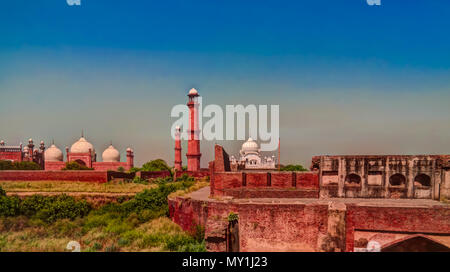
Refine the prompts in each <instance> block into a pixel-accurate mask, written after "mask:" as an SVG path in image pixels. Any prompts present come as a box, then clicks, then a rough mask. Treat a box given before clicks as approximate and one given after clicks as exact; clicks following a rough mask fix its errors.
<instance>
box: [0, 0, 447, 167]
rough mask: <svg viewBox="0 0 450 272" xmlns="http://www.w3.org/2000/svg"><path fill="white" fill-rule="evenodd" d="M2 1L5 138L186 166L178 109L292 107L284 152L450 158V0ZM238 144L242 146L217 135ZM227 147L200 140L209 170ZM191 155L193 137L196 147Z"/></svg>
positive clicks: (295, 156) (295, 159) (0, 88)
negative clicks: (191, 94) (111, 150)
mask: <svg viewBox="0 0 450 272" xmlns="http://www.w3.org/2000/svg"><path fill="white" fill-rule="evenodd" d="M381 4H382V5H381V6H369V5H367V4H366V1H365V0H352V1H325V0H321V1H312V0H308V1H299V0H296V1H262V0H258V1H257V0H240V1H234V0H227V1H211V0H205V1H185V0H184V1H173V0H167V1H124V0H120V1H119V0H108V1H106V0H104V1H101V0H81V6H68V5H67V4H66V1H65V0H42V1H27V0H15V1H3V2H2V3H1V5H0V139H4V140H5V141H6V142H7V144H18V143H19V142H26V140H27V139H28V138H30V137H32V138H33V139H35V140H36V141H40V140H44V141H45V142H46V143H47V144H48V143H50V142H51V140H52V138H54V139H55V143H56V144H57V145H58V146H59V147H60V148H61V149H64V147H65V146H69V147H70V145H71V144H72V143H73V142H74V141H76V140H77V139H78V138H79V137H80V133H81V130H82V129H84V130H85V132H86V133H85V134H86V136H87V139H88V140H89V141H90V142H92V143H93V144H94V146H95V148H96V149H97V153H98V157H99V158H100V157H101V153H102V152H103V150H104V149H105V148H106V147H107V146H108V144H109V142H110V141H111V140H112V141H113V143H114V145H115V146H116V147H117V148H118V149H119V150H120V151H121V152H122V160H125V156H124V154H125V153H124V151H125V149H126V147H128V146H131V147H133V148H134V149H135V153H136V162H137V164H139V165H140V164H142V163H143V162H145V161H148V160H150V159H155V158H162V159H165V160H167V161H168V162H169V163H170V164H173V140H172V138H171V137H170V131H169V130H170V127H171V123H172V121H173V119H171V118H170V110H171V108H172V107H173V106H174V105H176V104H182V103H185V102H186V94H187V92H188V90H189V89H190V88H192V87H195V88H197V89H198V90H199V92H200V94H201V95H202V96H203V101H204V103H205V104H219V105H223V106H224V105H226V104H244V105H246V104H257V105H258V104H265V105H271V104H278V105H280V123H281V129H280V133H281V146H282V147H281V154H282V155H281V156H282V163H285V164H286V163H302V164H304V165H305V166H309V164H310V158H311V156H313V155H320V154H428V153H432V154H435V153H444V154H450V20H449V18H450V1H447V0H441V1H439V0H434V1H427V0H422V1H418V0H417V1H404V0H381ZM220 144H223V145H224V146H225V148H226V150H227V151H228V153H230V154H237V153H238V151H239V147H240V144H242V143H241V142H220ZM213 145H214V142H206V141H202V143H201V146H202V153H203V157H202V166H203V167H206V166H207V162H208V161H210V160H212V159H213V157H212V147H213ZM183 147H184V149H183V159H184V162H185V161H186V158H185V156H184V154H185V152H186V144H184V145H183Z"/></svg>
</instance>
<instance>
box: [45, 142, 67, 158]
mask: <svg viewBox="0 0 450 272" xmlns="http://www.w3.org/2000/svg"><path fill="white" fill-rule="evenodd" d="M44 157H45V161H49V162H61V161H63V153H62V151H61V150H60V149H59V148H58V147H57V146H56V145H54V144H52V145H51V146H50V147H49V148H47V150H45V153H44Z"/></svg>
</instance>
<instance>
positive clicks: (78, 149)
mask: <svg viewBox="0 0 450 272" xmlns="http://www.w3.org/2000/svg"><path fill="white" fill-rule="evenodd" d="M89 149H90V150H91V153H92V154H95V149H94V146H93V145H92V144H91V143H90V142H88V141H86V139H85V138H84V137H81V138H80V139H79V140H78V141H77V142H75V143H74V144H73V145H72V147H71V148H70V152H71V153H89Z"/></svg>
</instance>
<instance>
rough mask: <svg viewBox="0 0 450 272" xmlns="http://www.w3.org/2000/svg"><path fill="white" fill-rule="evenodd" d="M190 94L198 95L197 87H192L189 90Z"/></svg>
mask: <svg viewBox="0 0 450 272" xmlns="http://www.w3.org/2000/svg"><path fill="white" fill-rule="evenodd" d="M189 95H198V92H197V90H196V89H194V88H192V89H190V90H189Z"/></svg>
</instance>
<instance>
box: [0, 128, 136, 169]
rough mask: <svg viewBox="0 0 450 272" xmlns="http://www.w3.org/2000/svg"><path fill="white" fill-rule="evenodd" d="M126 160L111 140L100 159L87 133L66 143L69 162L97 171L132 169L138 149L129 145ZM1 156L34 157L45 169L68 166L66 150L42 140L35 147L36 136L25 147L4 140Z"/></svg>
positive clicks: (16, 160) (31, 158)
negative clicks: (8, 143)
mask: <svg viewBox="0 0 450 272" xmlns="http://www.w3.org/2000/svg"><path fill="white" fill-rule="evenodd" d="M126 154H127V160H126V162H120V152H119V151H118V150H117V149H115V148H114V146H113V145H112V144H111V145H110V146H109V147H108V148H107V149H106V150H105V151H104V152H103V154H102V160H103V161H102V162H97V153H96V152H95V149H94V146H93V145H92V144H91V143H89V142H88V141H87V140H86V139H85V138H84V135H83V134H82V135H81V138H80V139H79V140H78V141H77V142H75V143H74V144H73V145H72V146H71V148H70V149H69V148H68V147H66V162H77V163H79V164H81V165H84V166H87V167H89V168H93V169H94V170H97V171H109V170H110V171H117V170H118V168H123V169H124V170H130V169H131V168H133V167H134V151H133V150H132V149H131V148H128V149H127V151H126ZM0 160H8V161H13V162H21V161H32V162H36V163H37V164H39V165H40V166H41V168H42V170H45V171H58V170H61V169H62V168H64V167H65V165H66V162H64V161H63V153H62V151H61V150H60V149H59V148H58V147H57V146H56V145H55V144H54V143H52V145H51V146H50V147H49V148H48V149H46V148H45V145H44V142H43V141H41V143H40V146H39V150H37V149H34V144H33V140H32V139H30V140H29V141H28V145H27V146H25V147H24V148H23V149H22V144H20V145H19V146H6V145H5V142H4V141H1V142H0Z"/></svg>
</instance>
